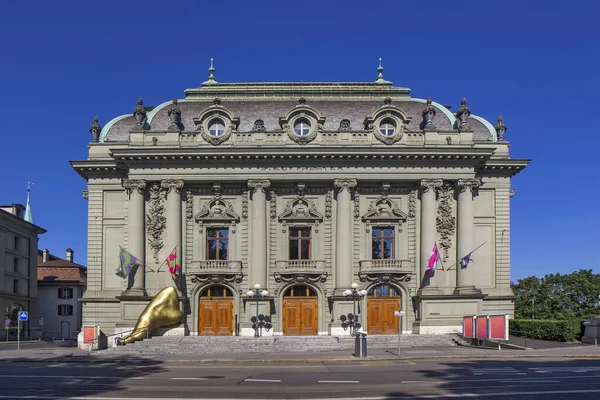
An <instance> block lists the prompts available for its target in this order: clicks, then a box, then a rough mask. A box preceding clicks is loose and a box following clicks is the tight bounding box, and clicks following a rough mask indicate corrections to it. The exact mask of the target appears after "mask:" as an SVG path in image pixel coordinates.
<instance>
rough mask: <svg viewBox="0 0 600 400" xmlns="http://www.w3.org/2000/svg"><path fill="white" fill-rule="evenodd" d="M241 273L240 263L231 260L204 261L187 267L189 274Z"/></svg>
mask: <svg viewBox="0 0 600 400" xmlns="http://www.w3.org/2000/svg"><path fill="white" fill-rule="evenodd" d="M215 271H219V272H233V273H237V272H241V271H242V262H241V261H231V260H204V261H192V262H191V263H190V266H189V271H188V272H189V273H209V272H215Z"/></svg>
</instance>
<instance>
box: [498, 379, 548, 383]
mask: <svg viewBox="0 0 600 400" xmlns="http://www.w3.org/2000/svg"><path fill="white" fill-rule="evenodd" d="M500 382H502V383H515V382H523V383H560V381H559V380H548V379H543V380H536V379H507V380H502V381H500Z"/></svg>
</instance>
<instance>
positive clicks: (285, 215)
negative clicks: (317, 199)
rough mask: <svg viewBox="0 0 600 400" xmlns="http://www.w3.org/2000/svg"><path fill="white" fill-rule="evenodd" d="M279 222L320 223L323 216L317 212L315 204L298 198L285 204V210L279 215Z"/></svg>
mask: <svg viewBox="0 0 600 400" xmlns="http://www.w3.org/2000/svg"><path fill="white" fill-rule="evenodd" d="M279 221H281V222H285V221H304V222H322V221H323V214H321V213H319V212H318V211H317V207H316V206H315V203H313V202H312V201H310V200H308V199H306V198H305V197H303V196H298V197H296V198H295V199H293V200H290V201H288V202H287V204H286V205H285V209H284V210H283V212H282V213H281V214H279Z"/></svg>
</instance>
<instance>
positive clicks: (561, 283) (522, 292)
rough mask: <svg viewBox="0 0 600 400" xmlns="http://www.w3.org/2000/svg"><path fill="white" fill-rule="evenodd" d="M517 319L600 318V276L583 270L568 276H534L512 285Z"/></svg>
mask: <svg viewBox="0 0 600 400" xmlns="http://www.w3.org/2000/svg"><path fill="white" fill-rule="evenodd" d="M511 288H512V290H513V293H514V294H515V319H524V318H531V319H548V320H551V319H557V320H559V319H560V320H563V319H585V318H589V317H592V316H596V315H600V307H599V306H600V304H599V301H600V274H593V273H592V270H585V269H582V270H580V271H576V272H572V273H570V274H567V275H561V274H549V275H546V276H544V277H543V278H537V277H535V276H530V277H527V278H524V279H520V280H519V281H517V283H512V282H511Z"/></svg>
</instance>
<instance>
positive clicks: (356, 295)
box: [344, 283, 367, 336]
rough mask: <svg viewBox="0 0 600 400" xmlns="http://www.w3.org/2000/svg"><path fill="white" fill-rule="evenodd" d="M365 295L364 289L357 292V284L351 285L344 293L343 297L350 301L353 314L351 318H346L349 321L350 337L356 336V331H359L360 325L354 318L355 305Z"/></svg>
mask: <svg viewBox="0 0 600 400" xmlns="http://www.w3.org/2000/svg"><path fill="white" fill-rule="evenodd" d="M366 295H367V291H366V290H365V289H360V290H358V283H353V284H352V288H351V289H347V290H346V291H344V296H346V298H348V299H352V306H353V307H352V309H353V314H352V318H350V316H348V318H349V319H350V327H351V329H350V335H351V336H353V335H355V334H356V331H357V330H358V329H360V326H361V325H360V324H359V323H358V318H357V317H356V303H357V302H358V301H360V300H362V299H363V298H364V297H365V296H366Z"/></svg>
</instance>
